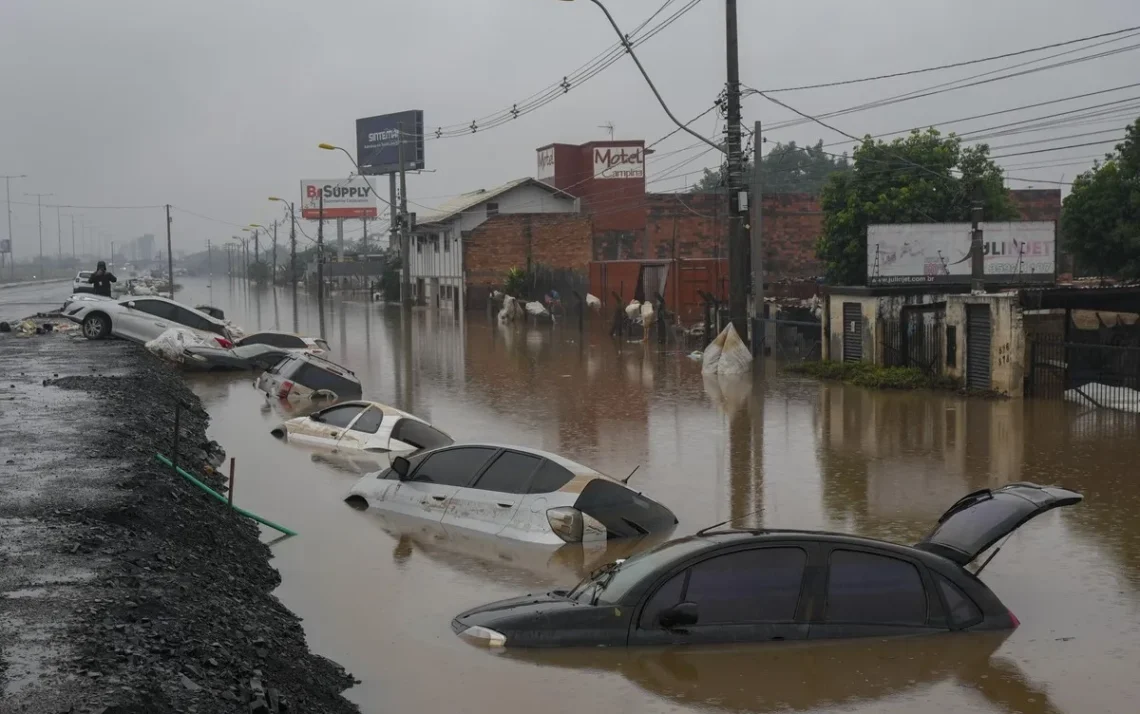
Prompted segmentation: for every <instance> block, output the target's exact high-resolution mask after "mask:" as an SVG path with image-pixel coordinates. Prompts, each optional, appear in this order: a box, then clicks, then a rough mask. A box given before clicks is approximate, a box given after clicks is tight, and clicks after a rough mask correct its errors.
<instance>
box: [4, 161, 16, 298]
mask: <svg viewBox="0 0 1140 714" xmlns="http://www.w3.org/2000/svg"><path fill="white" fill-rule="evenodd" d="M14 178H19V177H18V176H5V177H4V201H5V203H4V206H5V207H7V209H8V279H9V280H15V279H16V250H15V246H16V241H15V240H13V239H12V179H14Z"/></svg>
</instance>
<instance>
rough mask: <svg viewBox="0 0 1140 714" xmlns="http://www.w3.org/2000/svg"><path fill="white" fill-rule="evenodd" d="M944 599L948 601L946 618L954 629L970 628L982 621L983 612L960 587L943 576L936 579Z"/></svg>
mask: <svg viewBox="0 0 1140 714" xmlns="http://www.w3.org/2000/svg"><path fill="white" fill-rule="evenodd" d="M935 580H937V581H938V589H939V591H941V592H942V599H943V600H945V601H946V618H947V619H948V620H950V624H951V625H952V626H953V627H954V628H956V629H957V628H962V627H969V626H970V625H972V624H974V623H976V622H978V621H979V620H981V619H982V611H981V610H979V609H978V606H977V605H975V604H974V601H973V600H971V599H970V597H969V596H968V595H966V594H965V593H964V592H962V591H961V590H959V589H958V586H957V585H955V584H954V583H952V582H950V581H949V580H947V579H946V578H943V577H941V576H938V577H935Z"/></svg>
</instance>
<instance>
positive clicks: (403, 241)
mask: <svg viewBox="0 0 1140 714" xmlns="http://www.w3.org/2000/svg"><path fill="white" fill-rule="evenodd" d="M397 131H398V132H399V134H400V144H399V148H400V258H401V261H400V262H401V266H400V268H401V270H400V272H401V279H400V282H401V283H403V287H402V289H401V290H400V304H401V306H402V307H405V308H407V307H409V306H411V304H412V252H411V233H410V231H409V228H410V226H408V183H407V172H406V171H405V170H404V123H403V122H400V123H399V124H398V125H397Z"/></svg>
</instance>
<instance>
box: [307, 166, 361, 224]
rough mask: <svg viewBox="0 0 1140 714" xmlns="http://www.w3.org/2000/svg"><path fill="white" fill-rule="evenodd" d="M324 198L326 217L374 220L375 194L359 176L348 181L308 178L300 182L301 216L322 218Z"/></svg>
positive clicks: (313, 218)
mask: <svg viewBox="0 0 1140 714" xmlns="http://www.w3.org/2000/svg"><path fill="white" fill-rule="evenodd" d="M322 196H324V217H325V218H375V217H376V194H375V193H374V192H373V190H372V184H371V183H370V182H369V181H368V179H365V178H363V177H361V176H353V177H352V178H347V179H309V180H306V181H302V182H301V217H302V218H309V219H312V220H317V219H318V218H320V217H321V197H322Z"/></svg>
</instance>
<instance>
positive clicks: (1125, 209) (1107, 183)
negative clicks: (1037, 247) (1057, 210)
mask: <svg viewBox="0 0 1140 714" xmlns="http://www.w3.org/2000/svg"><path fill="white" fill-rule="evenodd" d="M1062 207H1063V210H1062V212H1061V228H1062V232H1063V234H1064V236H1065V247H1066V248H1067V249H1068V250H1069V251H1070V252H1071V253H1072V254H1073V255H1074V256H1075V257H1076V259H1077V264H1078V265H1079V266H1081V267H1083V268H1085V269H1087V270H1091V271H1092V272H1095V273H1096V274H1097V275H1100V276H1105V275H1116V276H1119V277H1122V278H1138V277H1140V119H1137V120H1136V121H1135V122H1134V123H1133V124H1132V125H1131V126H1129V127H1128V128H1127V130H1126V131H1125V134H1124V141H1123V142H1121V143H1119V144H1117V145H1116V150H1115V151H1113V152H1112V153H1109V154H1106V155H1105V160H1104V163H1103V164H1102V163H1097V164H1095V165H1094V166H1093V167H1092V168H1091V169H1089V170H1088V171H1086V172H1084V173H1083V174H1081V175H1080V176H1077V178H1076V180H1075V181H1073V190H1072V192H1071V193H1070V194H1069V195H1068V196H1066V197H1065V202H1064V204H1063V206H1062Z"/></svg>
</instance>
